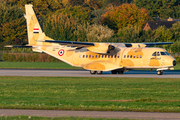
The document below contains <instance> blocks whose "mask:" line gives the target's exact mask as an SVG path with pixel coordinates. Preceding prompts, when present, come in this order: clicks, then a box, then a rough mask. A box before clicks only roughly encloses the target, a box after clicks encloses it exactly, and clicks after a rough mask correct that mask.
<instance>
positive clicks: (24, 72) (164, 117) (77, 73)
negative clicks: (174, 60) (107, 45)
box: [0, 69, 180, 120]
mask: <svg viewBox="0 0 180 120" xmlns="http://www.w3.org/2000/svg"><path fill="white" fill-rule="evenodd" d="M0 76H56V77H58V76H59V77H60V76H70V77H141V78H142V77H147V78H180V71H164V74H163V75H157V74H156V71H152V72H150V71H146V70H132V71H128V72H125V73H124V74H123V75H118V74H117V75H112V74H111V73H110V72H104V73H103V74H102V75H91V74H90V73H89V71H86V70H46V69H44V70H37V69H29V70H28V69H0ZM17 115H28V116H44V117H69V116H72V117H92V118H129V119H155V120H180V113H155V112H154V113H153V112H119V111H61V110H18V109H0V116H17Z"/></svg>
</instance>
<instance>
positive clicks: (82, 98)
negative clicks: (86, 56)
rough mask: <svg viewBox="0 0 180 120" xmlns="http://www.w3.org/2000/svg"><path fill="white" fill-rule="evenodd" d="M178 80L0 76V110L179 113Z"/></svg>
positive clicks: (179, 86)
mask: <svg viewBox="0 0 180 120" xmlns="http://www.w3.org/2000/svg"><path fill="white" fill-rule="evenodd" d="M179 88H180V78H171V79H169V78H167V79H164V78H90V77H89V78H81V77H12V76H2V77H0V108H12V109H49V110H103V111H151V112H180V89H179Z"/></svg>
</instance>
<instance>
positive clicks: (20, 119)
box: [0, 116, 138, 120]
mask: <svg viewBox="0 0 180 120" xmlns="http://www.w3.org/2000/svg"><path fill="white" fill-rule="evenodd" d="M0 120H132V119H127V118H124V119H113V118H83V117H56V118H52V117H36V116H3V117H0ZM133 120H135V119H133ZM136 120H138V119H136Z"/></svg>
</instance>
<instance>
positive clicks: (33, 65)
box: [0, 62, 180, 70]
mask: <svg viewBox="0 0 180 120" xmlns="http://www.w3.org/2000/svg"><path fill="white" fill-rule="evenodd" d="M0 68H19V69H24V68H25V69H83V68H78V67H73V66H71V65H69V64H67V63H64V62H59V63H58V62H52V63H51V62H0ZM174 69H175V70H180V64H177V65H176V66H175V67H174Z"/></svg>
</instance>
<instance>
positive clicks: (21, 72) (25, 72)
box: [0, 69, 180, 78]
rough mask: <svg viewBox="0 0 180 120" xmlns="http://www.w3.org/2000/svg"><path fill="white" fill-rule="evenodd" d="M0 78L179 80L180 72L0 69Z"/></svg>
mask: <svg viewBox="0 0 180 120" xmlns="http://www.w3.org/2000/svg"><path fill="white" fill-rule="evenodd" d="M0 76H53V77H55V76H56V77H58V76H59V77H60V76H69V77H133V78H134V77H141V78H142V77H146V78H180V70H173V71H164V74H163V75H157V74H156V71H152V72H150V71H147V70H132V71H128V72H125V73H124V74H123V75H118V74H116V75H112V74H111V73H110V72H103V74H102V75H91V74H90V73H89V71H87V70H49V69H48V70H41V69H38V70H37V69H0Z"/></svg>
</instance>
